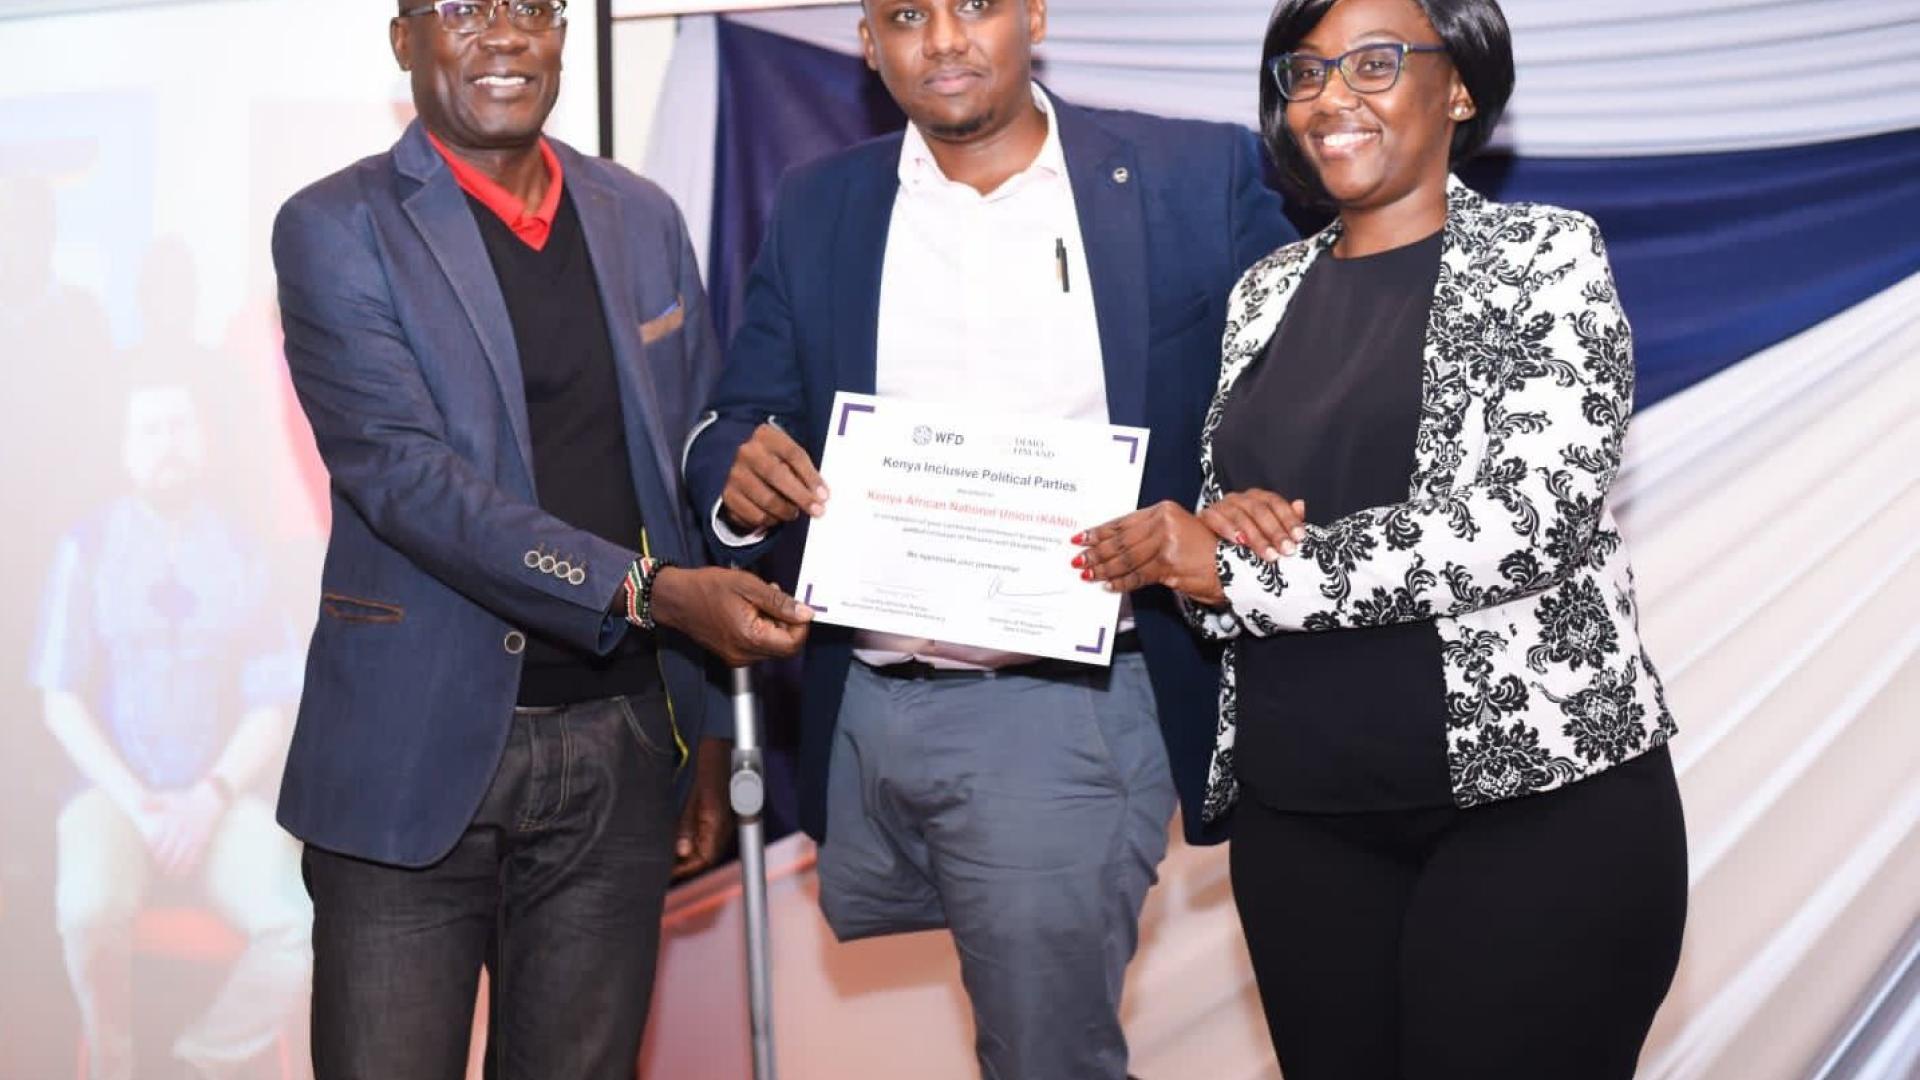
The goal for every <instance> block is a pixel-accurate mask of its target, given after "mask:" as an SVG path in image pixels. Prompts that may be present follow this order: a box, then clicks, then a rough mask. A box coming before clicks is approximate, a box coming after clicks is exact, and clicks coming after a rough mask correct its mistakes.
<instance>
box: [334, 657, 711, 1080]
mask: <svg viewBox="0 0 1920 1080" xmlns="http://www.w3.org/2000/svg"><path fill="white" fill-rule="evenodd" d="M674 764H675V748H674V742H673V733H672V729H671V721H670V720H669V718H668V715H667V711H666V703H665V700H664V698H662V697H661V696H660V695H659V692H658V691H656V692H654V694H652V695H650V696H646V697H634V698H612V699H609V700H605V701H595V702H589V703H586V704H582V705H573V706H567V707H563V708H553V709H518V710H515V712H514V717H513V730H512V734H511V736H510V737H509V739H508V743H507V750H506V753H505V755H504V756H503V757H502V759H501V762H500V768H499V771H498V773H497V774H496V776H495V777H494V780H493V784H492V785H491V787H490V788H489V789H488V791H487V794H486V796H485V798H484V799H483V801H482V802H481V805H480V809H479V811H478V813H477V814H476V815H475V817H474V820H473V823H472V824H471V825H470V826H468V828H467V831H466V832H465V834H463V835H462V836H461V837H460V840H459V841H458V843H456V844H455V845H454V848H453V851H452V852H451V853H449V854H448V855H447V856H446V857H445V858H444V859H442V860H440V861H439V862H437V863H435V864H433V865H432V866H429V867H426V868H424V869H417V870H416V869H406V868H401V867H393V866H383V865H380V864H378V863H371V862H366V861H363V860H360V859H352V858H348V857H346V856H343V855H337V854H333V853H330V852H326V851H322V850H319V849H317V848H313V847H309V848H307V849H306V852H305V856H304V861H303V870H304V872H305V876H306V882H307V891H308V893H309V894H310V895H311V896H312V897H313V956H314V965H313V1066H314V1076H315V1077H316V1080H459V1078H461V1077H463V1076H465V1075H466V1064H467V1048H468V1042H469V1039H470V1036H471V1034H472V1031H473V1008H474V999H475V994H476V993H477V991H478V987H479V979H480V970H481V967H482V966H483V965H484V966H485V967H486V969H487V971H488V973H489V979H490V983H489V986H490V991H489V997H488V1002H489V1015H488V1037H487V1058H486V1075H487V1077H488V1078H489V1080H561V1078H565V1080H633V1075H634V1067H635V1062H636V1061H637V1060H638V1059H639V1053H640V1037H641V1030H642V1028H643V1026H644V1025H645V1023H646V1017H647V1007H648V1003H649V1001H650V1000H651V995H652V989H653V969H654V962H655V960H656V959H657V956H658V952H659V946H660V913H661V909H662V906H663V904H664V902H665V897H666V889H667V881H668V878H669V877H670V875H671V872H672V868H673V835H674V827H675V815H674V798H673V772H674Z"/></svg>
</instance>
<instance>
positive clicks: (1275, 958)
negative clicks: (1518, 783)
mask: <svg viewBox="0 0 1920 1080" xmlns="http://www.w3.org/2000/svg"><path fill="white" fill-rule="evenodd" d="M1232 842H1233V846H1232V850H1231V854H1230V857H1229V858H1230V863H1231V867H1232V872H1233V893H1234V900H1235V902H1236V903H1237V904H1238V905H1239V908H1240V920H1241V924H1242V926H1243V928H1244V929H1245V931H1246V936H1247V948H1248V951H1249V953H1250V954H1251V956H1252V960H1253V970H1254V977H1255V979H1256V981H1257V982H1258V984H1259V988H1260V999H1261V1003H1262V1005H1263V1006H1264V1007H1265V1009H1266V1014H1267V1027H1268V1031H1269V1032H1270V1033H1271V1035H1272V1037H1273V1046H1274V1051H1275V1053H1276V1054H1277V1055H1278V1056H1279V1059H1280V1067H1281V1070H1282V1071H1283V1072H1284V1073H1285V1074H1286V1077H1287V1080H1630V1078H1631V1077H1632V1076H1633V1073H1634V1066H1635V1063H1636V1060H1637V1059H1638V1057H1639V1054H1640V1047H1641V1044H1642V1043H1644V1042H1645V1040H1646V1036H1647V1029H1648V1028H1649V1026H1650V1025H1651V1024H1652V1022H1653V1015H1654V1012H1655V1010H1656V1009H1658V1008H1659V1006H1660V1002H1661V1000H1662V999H1663V998H1665V997H1666V993H1667V989H1668V987H1669V986H1670V985H1671V984H1672V981H1673V974H1674V969H1675V967H1676V966H1677V965H1678V963H1679V956H1680V937H1681V930H1682V927H1683V925H1684V924H1685V921H1686V903H1687V852H1686V831H1685V825H1684V822H1683V821H1682V819H1681V811H1680V796H1679V791H1678V789H1677V788H1676V786H1675V784H1674V775H1673V763H1672V760H1671V758H1670V757H1669V756H1668V754H1667V751H1666V749H1665V748H1664V747H1663V748H1661V749H1659V750H1655V751H1653V752H1651V753H1648V754H1644V755H1642V756H1641V757H1639V758H1636V759H1634V760H1633V761H1630V762H1627V763H1626V764H1623V765H1619V766H1616V767H1614V768H1612V769H1609V770H1607V771H1605V772H1603V773H1601V774H1599V775H1598V776H1594V777H1590V778H1588V779H1585V780H1582V781H1579V782H1577V783H1574V784H1570V785H1568V786H1567V787H1564V788H1560V789H1557V790H1555V791H1552V792H1548V793H1546V794H1544V795H1535V796H1530V797H1525V798H1519V799H1511V800H1507V801H1505V802H1499V803H1494V804H1491V805H1487V806H1480V807H1475V808H1473V809H1469V810H1458V809H1452V808H1441V809H1429V810H1403V811H1385V812H1379V813H1364V814H1302V813H1283V812H1279V811H1275V810H1273V809H1271V808H1268V807H1264V806H1261V805H1259V804H1257V803H1253V802H1252V801H1251V800H1246V801H1243V802H1242V803H1241V804H1240V806H1239V807H1238V808H1237V809H1236V810H1235V811H1234V821H1233V836H1232Z"/></svg>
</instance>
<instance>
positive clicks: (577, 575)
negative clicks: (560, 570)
mask: <svg viewBox="0 0 1920 1080" xmlns="http://www.w3.org/2000/svg"><path fill="white" fill-rule="evenodd" d="M586 583H587V572H586V571H585V570H583V569H581V568H580V567H578V566H576V567H574V568H573V573H571V574H568V575H567V584H569V585H585V584H586Z"/></svg>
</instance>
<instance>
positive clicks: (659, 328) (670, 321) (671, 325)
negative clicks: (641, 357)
mask: <svg viewBox="0 0 1920 1080" xmlns="http://www.w3.org/2000/svg"><path fill="white" fill-rule="evenodd" d="M686 321H687V307H686V305H685V304H683V303H681V302H680V297H677V296H676V297H674V298H673V306H672V307H670V308H668V309H667V310H665V311H663V312H661V313H660V314H658V315H655V316H654V317H653V318H651V319H648V320H647V321H646V322H643V323H641V324H640V344H642V345H651V344H653V343H654V342H656V341H659V340H660V339H661V338H663V337H666V336H667V335H668V334H671V333H673V332H674V331H675V330H678V329H680V325H681V324H682V323H684V322H686Z"/></svg>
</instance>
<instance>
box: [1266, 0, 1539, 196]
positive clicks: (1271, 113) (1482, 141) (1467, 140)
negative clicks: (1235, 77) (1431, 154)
mask: <svg viewBox="0 0 1920 1080" xmlns="http://www.w3.org/2000/svg"><path fill="white" fill-rule="evenodd" d="M1336 2H1337V0H1279V3H1277V4H1275V5H1274V8H1273V17H1272V18H1270V19H1268V20H1267V39H1266V43H1265V44H1264V45H1262V46H1261V48H1260V73H1259V75H1260V135H1261V137H1262V138H1263V139H1264V140H1265V141H1266V144H1267V153H1269V154H1271V155H1273V161H1274V164H1275V165H1277V166H1279V170H1280V182H1281V184H1282V186H1284V187H1285V188H1286V191H1287V195H1288V197H1290V198H1292V199H1294V200H1295V201H1297V202H1301V203H1304V204H1306V205H1309V206H1317V207H1322V208H1330V207H1331V206H1332V204H1333V199H1332V197H1331V196H1329V195H1328V194H1327V189H1326V188H1325V187H1324V186H1322V185H1321V183H1320V175H1319V174H1318V173H1317V172H1315V171H1314V168H1313V163H1312V162H1310V161H1308V160H1307V158H1306V155H1305V154H1302V153H1301V152H1300V148H1299V147H1297V146H1295V145H1294V144H1293V136H1292V134H1291V133H1289V132H1288V131H1287V119H1286V112H1287V103H1286V100H1285V99H1284V98H1282V97H1281V96H1280V88H1279V87H1278V86H1275V85H1274V82H1273V76H1272V75H1270V74H1268V71H1267V69H1268V68H1269V67H1270V66H1271V65H1272V63H1273V58H1274V57H1276V56H1279V55H1281V54H1282V53H1289V52H1292V51H1293V50H1294V49H1295V48H1296V47H1298V46H1299V44H1300V40H1301V39H1302V38H1304V37H1306V36H1307V35H1308V34H1310V33H1312V32H1313V28H1314V27H1316V26H1318V25H1320V20H1321V19H1322V18H1323V17H1325V16H1326V14H1327V11H1328V9H1330V8H1332V7H1333V5H1334V4H1335V3H1336ZM1408 2H1409V3H1414V4H1418V5H1419V7H1420V10H1421V11H1422V12H1424V13H1425V14H1426V16H1427V21H1428V22H1429V23H1432V24H1433V29H1434V32H1435V33H1437V34H1439V35H1440V41H1441V43H1442V44H1444V45H1445V46H1446V47H1447V58H1448V59H1449V60H1451V61H1452V62H1453V66H1454V68H1455V69H1456V70H1458V71H1459V72H1460V81H1461V83H1463V84H1464V85H1465V86H1466V88H1467V93H1468V94H1470V95H1472V96H1473V106H1474V113H1473V116H1472V117H1470V118H1469V119H1467V120H1466V121H1464V122H1463V123H1461V124H1460V125H1459V126H1458V127H1457V128H1455V129H1454V132H1453V146H1452V148H1451V150H1450V151H1449V153H1448V155H1447V160H1448V163H1449V164H1452V165H1458V164H1459V163H1460V162H1462V161H1465V160H1467V159H1468V158H1470V157H1472V156H1473V155H1475V154H1477V153H1479V152H1480V151H1481V150H1482V149H1483V148H1484V147H1485V146H1486V145H1487V140H1488V139H1491V138H1492V137H1493V129H1494V128H1495V127H1497V126H1499V123H1500V115H1501V114H1502V113H1503V112H1505V111H1506V108H1507V99H1508V98H1510V97H1512V96H1513V34H1512V32H1511V31H1509V30H1508V29H1507V17H1506V15H1505V13H1503V12H1502V11H1501V10H1500V5H1499V3H1498V2H1497V0H1408ZM1335 77H1336V78H1338V76H1335Z"/></svg>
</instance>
